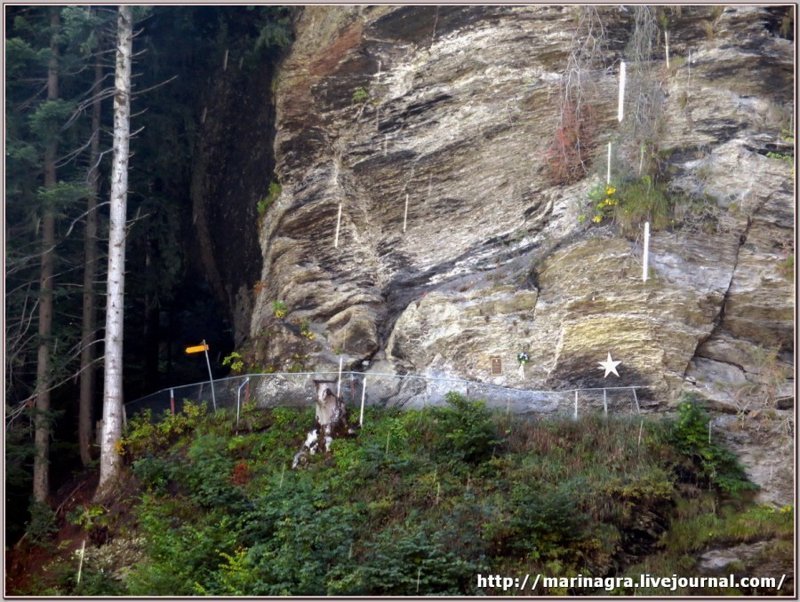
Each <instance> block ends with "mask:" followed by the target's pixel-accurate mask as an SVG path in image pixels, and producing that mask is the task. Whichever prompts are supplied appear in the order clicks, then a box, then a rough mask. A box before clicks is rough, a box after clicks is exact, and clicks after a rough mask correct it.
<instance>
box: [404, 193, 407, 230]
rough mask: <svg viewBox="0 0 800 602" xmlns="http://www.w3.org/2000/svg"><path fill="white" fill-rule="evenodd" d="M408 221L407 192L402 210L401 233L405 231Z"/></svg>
mask: <svg viewBox="0 0 800 602" xmlns="http://www.w3.org/2000/svg"><path fill="white" fill-rule="evenodd" d="M407 223H408V193H406V209H405V211H404V212H403V233H405V231H406V224H407Z"/></svg>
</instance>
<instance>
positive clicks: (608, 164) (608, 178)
mask: <svg viewBox="0 0 800 602" xmlns="http://www.w3.org/2000/svg"><path fill="white" fill-rule="evenodd" d="M606 163H607V165H606V185H608V184H611V143H610V142H609V143H608V161H607V162H606Z"/></svg>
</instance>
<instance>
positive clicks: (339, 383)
mask: <svg viewBox="0 0 800 602" xmlns="http://www.w3.org/2000/svg"><path fill="white" fill-rule="evenodd" d="M343 361H344V358H343V357H342V356H341V355H340V356H339V377H338V378H337V379H336V397H339V394H340V393H341V392H342V362H343Z"/></svg>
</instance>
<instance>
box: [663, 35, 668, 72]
mask: <svg viewBox="0 0 800 602" xmlns="http://www.w3.org/2000/svg"><path fill="white" fill-rule="evenodd" d="M664 55H665V56H666V57H667V69H669V32H668V31H667V30H666V29H665V30H664Z"/></svg>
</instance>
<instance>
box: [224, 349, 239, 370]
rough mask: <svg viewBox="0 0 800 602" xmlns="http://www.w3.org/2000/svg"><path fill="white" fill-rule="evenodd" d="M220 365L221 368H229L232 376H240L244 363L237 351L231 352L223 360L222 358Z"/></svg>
mask: <svg viewBox="0 0 800 602" xmlns="http://www.w3.org/2000/svg"><path fill="white" fill-rule="evenodd" d="M222 365H223V366H230V367H231V372H233V373H234V374H241V373H242V371H243V370H244V361H243V360H242V354H241V353H239V352H238V351H232V352H231V353H229V354H228V355H226V356H225V357H224V358H222Z"/></svg>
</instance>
